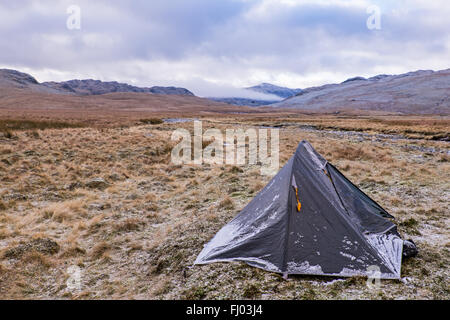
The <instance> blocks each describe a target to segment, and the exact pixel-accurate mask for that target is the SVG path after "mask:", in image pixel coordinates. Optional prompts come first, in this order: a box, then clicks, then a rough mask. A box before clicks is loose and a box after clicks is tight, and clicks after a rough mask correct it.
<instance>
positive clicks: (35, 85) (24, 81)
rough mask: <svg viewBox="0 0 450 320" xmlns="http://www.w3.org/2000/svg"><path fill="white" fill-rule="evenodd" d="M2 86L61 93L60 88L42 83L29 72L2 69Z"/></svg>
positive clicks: (0, 78) (0, 72)
mask: <svg viewBox="0 0 450 320" xmlns="http://www.w3.org/2000/svg"><path fill="white" fill-rule="evenodd" d="M0 88H10V89H26V90H29V91H32V92H43V93H59V91H58V90H55V89H52V88H48V87H46V86H43V85H41V84H40V83H39V82H38V81H37V80H36V79H35V78H33V77H32V76H30V75H29V74H27V73H23V72H19V71H16V70H10V69H0Z"/></svg>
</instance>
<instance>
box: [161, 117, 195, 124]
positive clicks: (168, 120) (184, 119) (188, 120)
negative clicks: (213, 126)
mask: <svg viewBox="0 0 450 320" xmlns="http://www.w3.org/2000/svg"><path fill="white" fill-rule="evenodd" d="M163 121H164V122H165V123H184V122H193V121H198V119H196V118H194V119H191V118H168V119H163Z"/></svg>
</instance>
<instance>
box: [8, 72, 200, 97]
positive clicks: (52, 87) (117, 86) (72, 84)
mask: <svg viewBox="0 0 450 320" xmlns="http://www.w3.org/2000/svg"><path fill="white" fill-rule="evenodd" d="M0 88H16V89H28V90H30V91H32V92H43V93H55V94H70V95H100V94H107V93H115V92H122V93H126V92H137V93H151V94H167V95H186V96H193V95H194V94H193V93H192V92H191V91H189V90H187V89H185V88H177V87H150V88H147V87H136V86H132V85H129V84H126V83H119V82H116V81H112V82H104V81H100V80H92V79H88V80H69V81H63V82H43V83H39V82H38V81H37V80H36V79H35V78H33V77H32V76H31V75H29V74H26V73H23V72H19V71H16V70H10V69H0Z"/></svg>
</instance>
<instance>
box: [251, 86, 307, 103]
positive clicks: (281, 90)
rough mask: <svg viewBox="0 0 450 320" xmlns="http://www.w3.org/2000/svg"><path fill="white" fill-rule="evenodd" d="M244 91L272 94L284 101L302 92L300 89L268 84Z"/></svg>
mask: <svg viewBox="0 0 450 320" xmlns="http://www.w3.org/2000/svg"><path fill="white" fill-rule="evenodd" d="M246 89H247V90H251V91H255V92H260V93H265V94H273V95H276V96H278V97H280V98H284V99H286V98H289V97H292V96H295V95H296V94H298V93H300V92H302V89H290V88H286V87H279V86H276V85H273V84H270V83H261V84H259V85H257V86H253V87H249V88H246Z"/></svg>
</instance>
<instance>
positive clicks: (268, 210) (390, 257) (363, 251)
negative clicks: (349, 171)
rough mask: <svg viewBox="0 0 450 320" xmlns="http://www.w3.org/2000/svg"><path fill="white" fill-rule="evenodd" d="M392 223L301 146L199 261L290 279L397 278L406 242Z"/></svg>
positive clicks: (381, 209)
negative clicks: (240, 264) (232, 263)
mask: <svg viewBox="0 0 450 320" xmlns="http://www.w3.org/2000/svg"><path fill="white" fill-rule="evenodd" d="M388 218H392V216H391V215H390V214H389V213H387V212H386V211H385V210H384V209H383V208H382V207H381V206H379V205H378V204H377V203H376V202H375V201H373V200H372V199H370V198H369V197H368V196H367V195H366V194H364V193H363V192H362V191H361V190H359V189H358V188H357V187H356V186H355V185H354V184H352V183H351V182H350V181H349V180H348V179H347V178H345V177H344V175H343V174H342V173H340V172H339V170H337V169H336V168H335V167H334V166H333V165H331V164H330V163H328V162H327V161H326V160H325V159H324V158H323V157H322V156H321V155H319V154H318V153H317V152H316V151H315V150H314V149H313V147H312V146H311V145H310V144H309V143H308V142H307V141H302V142H301V143H300V144H299V146H298V148H297V150H296V152H295V154H294V155H293V156H292V157H291V159H290V160H289V161H288V162H287V164H286V165H285V166H284V167H283V168H282V169H281V170H280V172H279V173H278V174H277V175H276V176H275V177H274V178H273V179H272V180H271V181H270V182H269V184H268V185H267V186H266V187H265V188H264V189H263V190H262V191H261V192H260V193H259V194H258V195H257V196H256V197H255V198H254V199H253V200H252V201H251V202H250V203H249V204H248V205H247V206H246V207H245V208H244V209H243V210H242V211H241V212H240V213H239V214H238V215H237V216H236V217H235V218H234V219H233V220H232V221H231V222H230V223H228V224H227V225H225V226H224V227H223V228H222V229H221V230H220V231H219V232H218V233H217V234H216V235H215V236H214V238H213V239H212V240H211V241H210V242H209V243H207V244H206V245H205V247H204V248H203V250H202V252H201V253H200V254H199V256H198V257H197V259H196V261H195V264H206V263H212V262H226V261H244V262H246V263H248V264H249V265H251V266H255V267H259V268H262V269H264V270H268V271H273V272H277V273H281V274H283V275H284V276H287V275H289V274H306V275H328V276H343V277H347V276H355V275H363V276H364V275H369V274H373V271H374V270H379V273H378V274H379V276H380V278H382V279H398V278H400V267H401V262H402V251H403V240H402V239H401V238H400V235H399V234H398V232H397V227H396V225H395V224H394V223H392V222H391V221H390V220H389V219H388ZM374 266H375V267H374ZM377 268H379V269H377Z"/></svg>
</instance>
